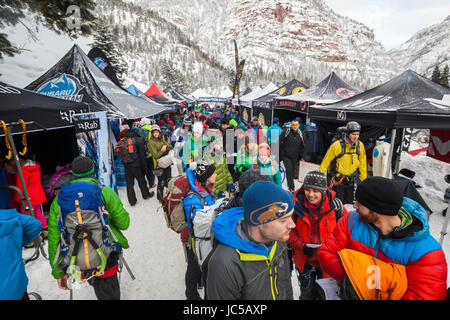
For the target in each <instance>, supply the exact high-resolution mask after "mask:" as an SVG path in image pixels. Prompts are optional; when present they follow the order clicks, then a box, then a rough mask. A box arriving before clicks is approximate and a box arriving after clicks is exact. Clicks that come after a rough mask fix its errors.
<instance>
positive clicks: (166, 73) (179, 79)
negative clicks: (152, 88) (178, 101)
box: [161, 60, 186, 92]
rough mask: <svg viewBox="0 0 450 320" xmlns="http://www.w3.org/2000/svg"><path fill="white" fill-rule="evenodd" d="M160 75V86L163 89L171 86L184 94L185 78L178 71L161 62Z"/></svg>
mask: <svg viewBox="0 0 450 320" xmlns="http://www.w3.org/2000/svg"><path fill="white" fill-rule="evenodd" d="M161 73H162V80H161V85H162V86H163V87H164V88H167V87H168V86H171V87H173V88H175V89H177V90H178V91H180V92H185V89H186V80H185V77H184V76H183V75H182V74H181V73H180V72H179V71H178V70H176V69H175V68H174V67H173V66H172V64H171V63H170V62H169V61H167V60H164V61H163V62H162V64H161Z"/></svg>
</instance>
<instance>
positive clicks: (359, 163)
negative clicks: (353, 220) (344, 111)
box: [319, 121, 367, 204]
mask: <svg viewBox="0 0 450 320" xmlns="http://www.w3.org/2000/svg"><path fill="white" fill-rule="evenodd" d="M360 132H361V126H360V125H359V123H358V122H356V121H350V122H349V123H347V125H346V129H345V137H343V138H342V139H339V140H337V141H335V142H334V143H332V144H331V146H330V148H329V149H328V151H327V153H326V154H325V157H324V158H323V160H322V163H321V164H320V168H319V170H320V171H321V172H323V173H326V172H327V171H328V177H329V178H330V187H331V188H332V189H333V190H334V191H335V192H336V196H337V197H338V198H339V199H340V200H341V201H342V202H343V203H344V204H346V203H353V202H354V190H355V183H356V182H357V180H358V179H359V181H361V182H362V181H364V180H365V179H366V178H367V161H366V151H365V148H364V144H363V143H362V142H361V141H360V140H359V135H360ZM343 149H345V150H343Z"/></svg>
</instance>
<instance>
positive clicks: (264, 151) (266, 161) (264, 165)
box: [255, 143, 282, 187]
mask: <svg viewBox="0 0 450 320" xmlns="http://www.w3.org/2000/svg"><path fill="white" fill-rule="evenodd" d="M255 166H256V168H258V169H259V170H261V172H262V173H264V174H266V175H268V176H269V177H270V178H271V179H272V181H273V183H276V184H277V185H278V186H280V187H282V178H281V172H280V165H279V164H278V163H277V162H276V161H275V160H274V159H273V157H272V156H271V155H270V146H269V145H268V144H267V143H261V144H260V145H259V147H258V159H257V161H256V164H255Z"/></svg>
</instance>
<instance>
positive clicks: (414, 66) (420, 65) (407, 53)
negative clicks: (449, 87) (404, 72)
mask: <svg viewBox="0 0 450 320" xmlns="http://www.w3.org/2000/svg"><path fill="white" fill-rule="evenodd" d="M388 53H389V54H390V56H391V57H392V58H393V59H394V60H396V61H397V62H398V64H399V65H400V67H401V68H402V69H411V70H414V71H416V72H417V73H420V74H422V75H424V76H426V77H431V74H432V73H433V69H434V67H435V65H438V66H439V68H440V69H441V70H442V69H443V67H444V66H445V65H446V64H448V65H449V66H450V15H449V16H448V17H447V18H446V19H444V21H442V22H440V23H436V24H433V25H432V26H430V27H427V28H424V29H422V30H420V31H419V32H417V33H416V34H415V35H414V36H413V37H411V39H409V40H408V41H406V42H405V43H403V44H401V45H400V46H398V47H396V48H393V49H392V50H390V51H389V52H388Z"/></svg>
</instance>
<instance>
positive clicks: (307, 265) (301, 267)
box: [289, 171, 347, 300]
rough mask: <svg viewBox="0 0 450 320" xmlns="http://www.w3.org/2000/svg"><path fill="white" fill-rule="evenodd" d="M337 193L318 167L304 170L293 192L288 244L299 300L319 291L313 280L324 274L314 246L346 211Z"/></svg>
mask: <svg viewBox="0 0 450 320" xmlns="http://www.w3.org/2000/svg"><path fill="white" fill-rule="evenodd" d="M335 195H336V193H335V192H334V191H332V190H331V189H328V188H327V177H326V175H325V174H324V173H322V172H320V171H310V172H308V173H307V174H306V176H305V178H304V182H303V186H302V188H301V189H299V190H298V191H297V192H296V193H295V198H294V200H293V201H294V205H295V206H294V215H293V219H294V221H295V223H296V228H295V229H293V230H291V233H290V235H289V245H290V246H291V248H292V251H293V260H294V263H295V268H296V273H297V277H298V282H299V285H300V290H301V294H300V300H316V299H319V294H318V292H317V290H316V286H315V280H316V279H321V278H323V277H326V275H325V274H323V273H322V270H321V268H320V266H319V262H318V260H317V248H319V247H320V246H321V244H322V243H323V241H324V240H325V239H326V238H327V236H328V235H329V234H330V233H331V232H332V231H333V229H334V227H335V225H336V221H337V220H338V219H339V218H340V217H341V216H342V213H343V212H345V213H347V210H346V209H345V208H344V207H343V205H342V202H341V201H340V200H339V199H338V198H335Z"/></svg>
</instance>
